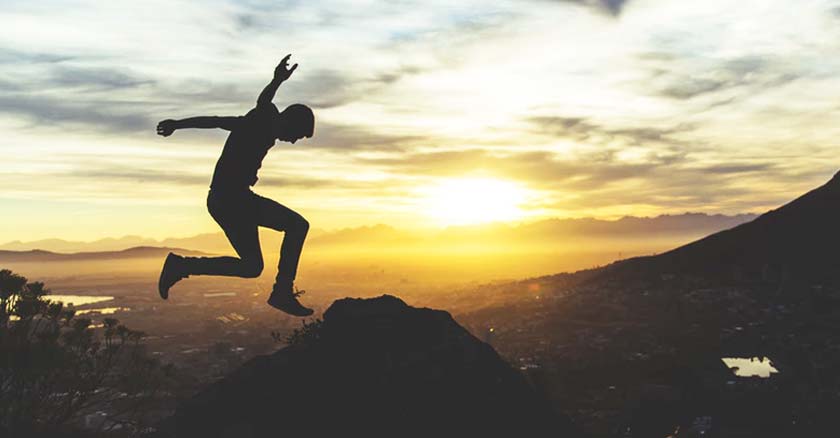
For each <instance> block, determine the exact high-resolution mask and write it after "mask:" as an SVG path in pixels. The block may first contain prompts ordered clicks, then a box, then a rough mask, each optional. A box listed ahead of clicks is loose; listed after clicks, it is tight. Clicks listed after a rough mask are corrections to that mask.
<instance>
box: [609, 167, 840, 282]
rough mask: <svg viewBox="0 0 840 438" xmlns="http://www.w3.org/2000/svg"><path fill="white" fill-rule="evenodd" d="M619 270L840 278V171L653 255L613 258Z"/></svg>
mask: <svg viewBox="0 0 840 438" xmlns="http://www.w3.org/2000/svg"><path fill="white" fill-rule="evenodd" d="M604 272H609V273H613V274H621V275H633V276H637V275H648V274H668V273H671V274H694V275H698V276H702V277H705V278H710V277H712V278H729V279H739V278H740V279H756V278H760V279H763V280H767V281H785V280H794V279H795V280H797V281H807V282H810V283H814V284H816V283H821V282H834V283H838V282H840V172H838V173H837V174H836V175H834V177H833V178H832V179H831V180H830V181H829V182H828V183H826V184H825V185H823V186H821V187H818V188H816V189H814V190H812V191H810V192H808V193H806V194H805V195H803V196H801V197H799V198H797V199H795V200H794V201H792V202H790V203H788V204H786V205H784V206H782V207H780V208H778V209H775V210H771V211H769V212H767V213H765V214H763V215H761V216H759V217H758V218H756V219H755V220H752V221H750V222H747V223H744V224H741V225H739V226H736V227H734V228H732V229H728V230H725V231H721V232H718V233H715V234H712V235H710V236H708V237H705V238H703V239H700V240H697V241H695V242H692V243H689V244H687V245H684V246H681V247H678V248H676V249H674V250H671V251H668V252H665V253H663V254H660V255H657V256H649V257H638V258H634V259H628V260H624V261H620V262H616V263H614V264H612V265H610V266H608V267H606V268H604Z"/></svg>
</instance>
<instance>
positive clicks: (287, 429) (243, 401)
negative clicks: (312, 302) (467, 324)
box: [159, 295, 574, 437]
mask: <svg viewBox="0 0 840 438" xmlns="http://www.w3.org/2000/svg"><path fill="white" fill-rule="evenodd" d="M159 430H160V432H161V435H162V436H171V437H194V436H195V437H269V436H270V437H281V436H303V435H306V436H389V437H403V436H429V437H432V436H434V437H448V436H457V437H479V436H511V437H540V436H552V437H565V436H574V434H573V433H572V432H571V427H570V425H569V423H568V420H567V419H566V418H565V417H563V416H562V415H557V414H555V413H553V412H552V410H551V408H550V407H549V405H548V404H547V402H546V401H545V400H543V399H542V398H541V397H540V396H539V395H538V394H537V392H536V391H535V390H534V389H533V388H532V387H531V386H529V384H528V383H527V382H526V380H525V378H524V377H523V376H522V375H521V374H520V373H519V372H518V371H516V370H514V369H513V368H511V367H510V366H509V365H508V364H507V363H506V362H505V361H504V360H502V359H501V358H500V357H499V355H498V354H497V353H496V352H495V351H494V350H493V348H492V347H490V346H489V345H487V344H485V343H483V342H481V341H479V340H478V339H476V338H475V337H474V336H472V335H471V334H470V333H469V332H467V331H466V330H465V329H464V328H462V327H461V326H459V325H458V324H457V323H456V322H455V320H454V319H452V317H451V316H450V315H449V314H448V313H447V312H443V311H439V310H432V309H421V308H414V307H411V306H408V305H407V304H405V303H404V302H403V301H402V300H400V299H398V298H395V297H393V296H388V295H385V296H381V297H379V298H372V299H342V300H338V301H336V302H335V303H333V304H332V306H331V307H330V308H329V309H328V310H327V311H326V312H325V313H324V318H323V322H322V323H320V324H317V325H312V326H310V327H309V328H308V329H307V330H306V331H305V333H303V336H301V337H299V338H298V339H297V341H296V342H295V343H293V344H292V345H290V346H288V347H286V348H284V349H282V350H279V351H277V352H276V353H274V354H272V355H269V356H261V357H257V358H255V359H253V360H251V361H249V362H248V363H246V364H245V365H243V366H242V367H241V368H240V369H239V370H237V371H235V372H234V373H232V374H230V375H229V376H227V377H226V378H224V379H223V380H221V381H219V382H217V383H215V384H213V385H211V386H210V387H208V388H207V389H205V390H204V391H202V392H201V393H199V394H198V395H196V396H195V397H193V398H192V399H190V400H188V401H186V402H184V403H183V404H182V405H181V406H179V407H178V409H177V411H176V413H175V414H174V415H173V416H172V417H171V418H169V419H168V420H166V421H164V422H163V423H162V424H161V425H160V428H159Z"/></svg>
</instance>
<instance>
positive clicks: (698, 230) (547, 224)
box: [0, 213, 756, 253]
mask: <svg viewBox="0 0 840 438" xmlns="http://www.w3.org/2000/svg"><path fill="white" fill-rule="evenodd" d="M755 217H756V215H754V214H739V215H733V216H727V215H707V214H703V213H685V214H679V215H662V216H656V217H649V218H648V217H632V216H628V217H624V218H621V219H618V220H601V219H592V218H582V219H546V220H541V221H537V222H532V223H526V224H521V225H514V224H505V223H496V224H488V225H476V226H458V227H449V228H445V229H443V230H440V231H425V232H418V231H408V230H400V229H397V228H394V227H391V226H388V225H381V224H380V225H373V226H364V227H355V228H345V229H341V230H337V231H323V230H313V231H312V232H311V233H310V237H309V239H308V240H307V243H306V245H307V248H310V249H316V248H319V247H331V246H354V247H360V248H366V247H367V248H370V247H384V246H394V245H395V244H397V245H401V246H405V245H411V244H420V245H432V246H441V245H444V246H445V245H449V244H456V243H457V244H464V243H470V242H479V243H487V242H491V241H492V242H499V243H502V244H516V243H523V244H540V245H551V244H553V243H557V244H561V243H568V242H579V241H586V240H593V239H622V240H640V241H642V240H646V239H650V238H659V239H677V240H682V241H688V240H690V239H694V238H697V237H700V236H705V235H708V234H709V233H713V232H716V231H720V230H723V229H727V228H731V227H733V226H736V225H738V224H741V223H744V222H748V221H750V220H752V219H754V218H755ZM280 239H282V235H281V234H280V233H272V232H268V233H265V234H264V235H263V247H266V248H269V247H276V246H278V245H279V244H280ZM136 247H167V248H190V249H193V250H197V251H204V252H209V253H227V252H229V251H230V245H229V244H228V243H227V240H226V239H225V237H224V235H223V234H222V233H206V234H199V235H196V236H191V237H183V238H168V239H163V240H155V239H150V238H145V237H141V236H124V237H120V238H106V239H100V240H96V241H92V242H81V241H68V240H62V239H45V240H38V241H30V242H21V241H13V242H8V243H5V244H2V245H0V250H5V251H31V250H43V251H50V252H56V253H77V252H114V251H122V250H126V249H128V248H136Z"/></svg>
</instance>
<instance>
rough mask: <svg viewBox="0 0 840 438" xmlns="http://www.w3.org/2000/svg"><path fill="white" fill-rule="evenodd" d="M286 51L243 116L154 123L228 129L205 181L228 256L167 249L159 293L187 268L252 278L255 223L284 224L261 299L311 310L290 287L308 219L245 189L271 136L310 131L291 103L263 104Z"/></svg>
mask: <svg viewBox="0 0 840 438" xmlns="http://www.w3.org/2000/svg"><path fill="white" fill-rule="evenodd" d="M290 56H291V55H286V57H285V58H283V60H282V61H280V64H278V65H277V68H276V69H275V70H274V79H272V81H271V82H270V83H269V84H268V85H267V86H266V87H265V89H264V90H263V91H262V93H260V96H259V98H258V99H257V106H256V107H255V108H254V109H252V110H250V111H248V113H247V114H245V115H244V116H238V117H192V118H189V119H183V120H164V121H162V122H160V123H159V124H158V126H157V133H158V134H160V135H162V136H164V137H166V136H169V135H171V134H172V132H173V131H175V130H176V129H184V128H222V129H225V130H228V131H230V135H228V138H227V141H226V142H225V147H224V149H223V150H222V155H221V156H220V157H219V161H218V162H216V170H215V172H214V173H213V181H212V183H211V184H210V192H209V194H208V195H207V210H208V211H209V212H210V215H211V216H212V217H213V219H214V220H215V221H216V222H217V223H218V224H219V226H221V227H222V230H224V232H225V235H226V236H227V238H228V240H229V241H230V244H231V245H232V246H233V249H234V250H236V253H237V254H238V255H239V258H236V257H182V256H179V255H176V254H173V253H169V255H168V256H167V257H166V261H165V262H164V264H163V270H162V271H161V273H160V281H159V282H158V289H159V291H160V296H161V298H163V299H166V298H168V297H169V288H171V287H172V285H174V284H175V283H177V282H178V281H179V280H181V279H183V278H186V277H188V276H190V275H225V276H232V277H247V278H254V277H258V276H259V275H260V273H262V270H263V257H262V251H261V250H260V241H259V235H258V234H257V227H268V228H272V229H275V230H278V231H284V232H285V233H286V235H285V236H284V238H283V245H282V246H281V248H280V264H279V266H278V272H277V278H276V281H275V283H274V287H273V289H272V291H271V296H270V297H269V298H268V304H270V305H271V306H273V307H275V308H277V309H280V310H282V311H284V312H286V313H289V314H292V315H296V316H307V315H311V314H312V309H308V308H306V307H304V306H303V305H301V304H300V302H299V301H298V299H297V298H298V296H299V295H300V292H296V291H295V290H294V280H295V274H296V272H297V267H298V261H299V260H300V253H301V250H302V249H303V241H304V239H305V238H306V233H307V232H308V231H309V223H308V222H307V221H306V219H304V218H303V217H302V216H301V215H300V214H298V213H296V212H294V211H292V210H290V209H289V208H287V207H285V206H283V205H280V204H278V203H277V202H274V201H272V200H271V199H268V198H264V197H262V196H259V195H257V194H256V193H254V192H252V191H251V186H253V185H254V184H256V183H257V171H258V170H259V168H260V166H261V165H262V160H263V158H265V155H266V153H267V152H268V150H269V149H270V148H271V147H272V146H274V142H275V141H276V140H280V141H287V142H290V143H294V142H296V141H297V140H299V139H301V138H304V137H307V138H309V137H312V134H313V131H314V127H315V117H314V115H313V114H312V110H311V109H310V108H309V107H307V106H305V105H301V104H294V105H291V106H289V107H288V108H286V109H284V110H283V112H279V111H278V110H277V107H276V106H274V104H273V103H271V101H272V99H274V94H275V93H276V92H277V87H279V86H280V84H281V83H283V81H285V80H286V79H288V78H289V76H291V75H292V73H293V72H294V71H295V69H296V68H297V64H295V65H293V66H292V68H288V60H289V57H290Z"/></svg>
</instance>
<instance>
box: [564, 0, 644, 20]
mask: <svg viewBox="0 0 840 438" xmlns="http://www.w3.org/2000/svg"><path fill="white" fill-rule="evenodd" d="M555 1H559V2H561V3H577V4H580V5H584V6H589V7H593V8H595V9H597V10H599V11H602V12H605V13H607V14H609V15H612V16H614V17H617V16H619V15H621V11H622V9H624V6H625V5H626V4H627V3H628V2H629V0H555Z"/></svg>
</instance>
